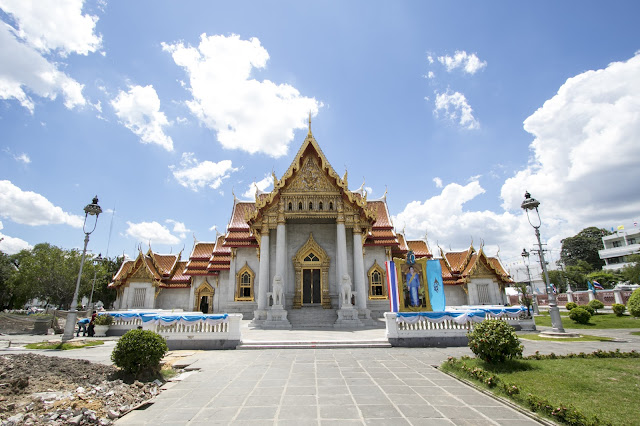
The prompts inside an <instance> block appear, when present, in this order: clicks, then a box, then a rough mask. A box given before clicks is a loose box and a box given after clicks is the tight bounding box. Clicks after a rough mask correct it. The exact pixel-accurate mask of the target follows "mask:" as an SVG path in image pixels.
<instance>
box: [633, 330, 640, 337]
mask: <svg viewBox="0 0 640 426" xmlns="http://www.w3.org/2000/svg"><path fill="white" fill-rule="evenodd" d="M631 334H633V335H634V336H640V331H632V332H631Z"/></svg>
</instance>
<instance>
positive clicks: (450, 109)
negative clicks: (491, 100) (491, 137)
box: [433, 90, 480, 130]
mask: <svg viewBox="0 0 640 426" xmlns="http://www.w3.org/2000/svg"><path fill="white" fill-rule="evenodd" d="M433 112H434V113H435V114H436V116H440V114H441V113H443V114H444V116H445V117H446V118H447V119H449V120H451V121H453V122H457V123H458V124H459V125H460V126H461V127H464V128H466V129H469V130H473V129H477V128H479V127H480V123H479V122H478V120H476V119H475V117H474V116H473V109H471V106H470V105H469V103H468V102H467V98H465V96H464V95H463V94H462V93H460V92H453V93H451V92H450V91H449V90H447V91H446V92H444V93H437V92H436V101H435V109H434V110H433Z"/></svg>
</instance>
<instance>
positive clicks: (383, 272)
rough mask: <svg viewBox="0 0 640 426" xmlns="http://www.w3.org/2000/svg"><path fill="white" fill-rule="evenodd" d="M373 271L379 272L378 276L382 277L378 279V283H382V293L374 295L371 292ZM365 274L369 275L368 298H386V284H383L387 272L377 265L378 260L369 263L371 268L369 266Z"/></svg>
mask: <svg viewBox="0 0 640 426" xmlns="http://www.w3.org/2000/svg"><path fill="white" fill-rule="evenodd" d="M374 272H378V273H379V274H380V278H381V279H382V280H381V281H380V284H381V285H382V295H374V294H373V293H372V290H373V274H374ZM367 276H368V277H369V291H368V293H369V300H384V299H388V298H389V296H388V294H387V286H386V285H385V282H386V280H387V272H386V271H385V270H384V269H383V268H382V267H381V266H380V265H378V261H377V260H374V261H373V265H371V268H369V271H368V272H367Z"/></svg>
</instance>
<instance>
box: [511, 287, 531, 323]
mask: <svg viewBox="0 0 640 426" xmlns="http://www.w3.org/2000/svg"><path fill="white" fill-rule="evenodd" d="M514 287H515V288H517V289H518V292H519V293H520V303H522V304H523V305H524V306H526V307H527V314H528V315H529V316H531V305H532V303H533V298H532V297H531V294H530V293H529V284H527V283H516V284H515V285H514Z"/></svg>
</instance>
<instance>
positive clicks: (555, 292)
mask: <svg viewBox="0 0 640 426" xmlns="http://www.w3.org/2000/svg"><path fill="white" fill-rule="evenodd" d="M549 286H550V287H551V291H553V294H558V289H557V288H556V286H555V284H554V283H550V284H549Z"/></svg>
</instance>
